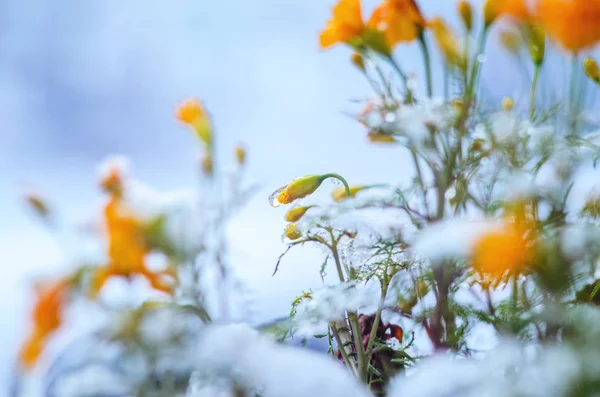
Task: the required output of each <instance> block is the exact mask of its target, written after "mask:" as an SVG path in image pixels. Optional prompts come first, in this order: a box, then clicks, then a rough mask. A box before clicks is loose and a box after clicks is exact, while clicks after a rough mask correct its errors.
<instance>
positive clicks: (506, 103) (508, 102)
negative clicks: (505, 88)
mask: <svg viewBox="0 0 600 397" xmlns="http://www.w3.org/2000/svg"><path fill="white" fill-rule="evenodd" d="M514 107H515V101H513V99H512V98H511V97H508V96H506V97H504V98H502V110H504V111H505V112H511V111H512V110H513V109H514Z"/></svg>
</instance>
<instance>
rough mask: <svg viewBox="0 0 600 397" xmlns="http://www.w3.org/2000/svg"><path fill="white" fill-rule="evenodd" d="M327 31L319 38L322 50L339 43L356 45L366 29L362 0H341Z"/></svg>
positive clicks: (326, 27) (333, 12)
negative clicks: (361, 5)
mask: <svg viewBox="0 0 600 397" xmlns="http://www.w3.org/2000/svg"><path fill="white" fill-rule="evenodd" d="M332 14H333V15H332V17H331V19H329V21H327V25H326V26H325V29H323V31H322V32H321V35H320V36H319V42H320V45H321V48H323V49H325V48H329V47H331V46H333V45H334V44H338V43H349V44H352V43H356V42H357V40H360V39H359V38H360V36H361V35H362V34H363V31H364V29H365V23H364V22H363V18H362V12H361V7H360V0H340V1H339V2H338V3H337V4H336V5H335V6H334V7H333V11H332Z"/></svg>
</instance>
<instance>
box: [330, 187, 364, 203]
mask: <svg viewBox="0 0 600 397" xmlns="http://www.w3.org/2000/svg"><path fill="white" fill-rule="evenodd" d="M366 188H367V186H350V197H355V196H356V193H358V192H360V191H361V190H364V189H366ZM331 197H332V198H333V200H334V201H337V202H340V201H344V200H346V199H347V198H348V195H346V188H345V187H344V186H340V187H338V188H336V189H334V190H333V192H331Z"/></svg>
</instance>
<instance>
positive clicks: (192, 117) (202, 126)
mask: <svg viewBox="0 0 600 397" xmlns="http://www.w3.org/2000/svg"><path fill="white" fill-rule="evenodd" d="M177 118H178V119H179V120H180V121H181V122H182V123H185V124H187V125H189V126H190V127H192V128H193V129H194V132H195V133H196V136H198V138H200V140H201V141H202V142H204V143H205V144H206V145H209V146H210V145H211V142H212V126H211V122H210V117H209V115H208V112H207V111H206V109H205V108H204V106H203V105H202V103H201V102H200V101H199V100H198V99H196V98H193V99H190V100H188V101H186V102H184V103H183V104H182V105H181V106H179V108H178V109H177Z"/></svg>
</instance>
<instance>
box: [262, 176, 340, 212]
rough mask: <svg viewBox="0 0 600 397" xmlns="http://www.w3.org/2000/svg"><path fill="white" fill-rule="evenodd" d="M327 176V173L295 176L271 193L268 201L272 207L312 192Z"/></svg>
mask: <svg viewBox="0 0 600 397" xmlns="http://www.w3.org/2000/svg"><path fill="white" fill-rule="evenodd" d="M327 177H328V176H327V175H306V176H303V177H300V178H296V179H294V180H292V181H291V182H290V183H288V184H287V185H285V186H282V187H280V188H279V189H277V190H276V191H274V192H273V193H271V195H270V196H269V202H270V203H271V205H272V206H273V207H279V206H280V205H282V204H289V203H291V202H292V201H294V200H298V199H301V198H303V197H306V196H308V195H310V194H313V193H314V192H315V190H317V189H318V188H319V186H321V183H323V181H324V180H325V179H326V178H327Z"/></svg>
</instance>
